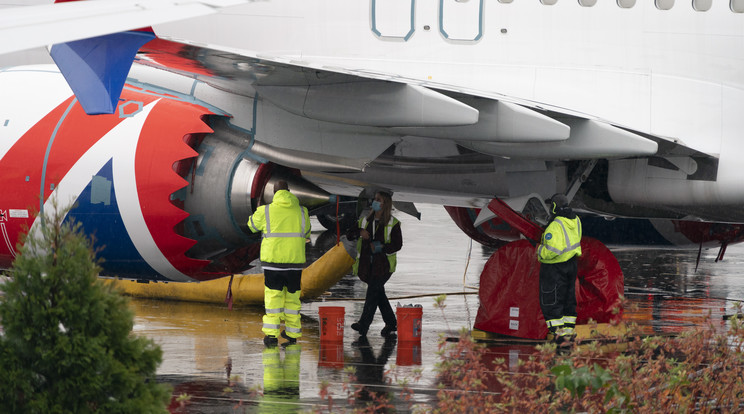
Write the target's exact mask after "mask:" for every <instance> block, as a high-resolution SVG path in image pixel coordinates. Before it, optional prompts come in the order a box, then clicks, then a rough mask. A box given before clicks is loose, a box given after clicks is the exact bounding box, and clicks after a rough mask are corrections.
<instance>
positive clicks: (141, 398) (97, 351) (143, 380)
mask: <svg viewBox="0 0 744 414" xmlns="http://www.w3.org/2000/svg"><path fill="white" fill-rule="evenodd" d="M62 219H63V215H62V214H57V215H55V216H53V217H48V218H47V220H46V225H45V226H44V227H43V228H42V229H41V231H40V235H39V236H38V237H28V238H27V240H26V241H25V244H24V246H23V249H22V251H21V253H20V256H19V257H18V258H17V259H16V260H15V262H14V263H13V268H12V270H11V272H10V280H9V281H8V282H6V283H5V284H4V285H3V286H2V292H3V294H4V295H3V297H2V299H0V324H1V325H2V329H3V334H2V335H1V336H0V390H2V391H0V412H2V413H89V412H100V413H150V412H165V411H166V410H165V407H166V404H167V402H168V399H169V397H170V395H169V392H168V390H167V389H166V388H165V387H164V386H163V385H161V384H158V383H156V382H155V371H156V369H157V367H158V365H159V364H160V362H161V358H162V351H161V350H160V348H159V347H158V346H156V345H155V344H154V343H153V342H152V341H151V340H148V339H145V338H139V337H135V336H132V335H130V333H131V331H132V326H133V312H132V311H131V310H130V309H129V308H128V305H127V302H126V300H125V299H124V298H123V297H121V296H120V295H118V294H117V293H115V292H112V291H111V290H110V289H108V288H106V287H104V286H103V285H102V284H100V283H99V282H98V280H97V277H96V276H97V274H98V272H99V268H98V266H97V265H96V264H95V262H94V260H95V258H94V253H93V251H92V250H91V244H90V242H89V240H88V239H87V238H86V237H85V236H84V235H82V233H81V232H80V231H79V228H78V227H77V226H74V227H71V226H70V225H68V224H63V223H62Z"/></svg>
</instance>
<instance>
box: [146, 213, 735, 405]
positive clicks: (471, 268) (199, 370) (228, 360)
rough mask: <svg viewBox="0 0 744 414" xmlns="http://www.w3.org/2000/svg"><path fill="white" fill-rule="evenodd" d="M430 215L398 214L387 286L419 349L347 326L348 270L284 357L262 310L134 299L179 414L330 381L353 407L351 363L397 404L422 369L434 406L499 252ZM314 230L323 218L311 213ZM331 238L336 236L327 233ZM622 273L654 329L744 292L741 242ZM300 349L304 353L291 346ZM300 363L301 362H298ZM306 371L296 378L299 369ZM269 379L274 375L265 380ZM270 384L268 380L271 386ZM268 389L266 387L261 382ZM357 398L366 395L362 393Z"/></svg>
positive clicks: (638, 259) (724, 308)
mask: <svg viewBox="0 0 744 414" xmlns="http://www.w3.org/2000/svg"><path fill="white" fill-rule="evenodd" d="M419 208H420V209H421V211H422V221H420V222H419V221H417V220H416V219H414V218H412V217H410V216H406V215H403V214H400V215H399V218H400V219H401V220H402V221H403V237H404V247H403V250H402V251H401V252H400V254H399V256H398V263H399V264H398V271H397V272H396V273H395V274H394V276H393V278H392V279H391V280H390V281H389V282H388V284H387V285H386V289H387V293H388V296H389V297H390V298H391V302H392V303H393V306H395V304H396V303H398V302H400V303H401V304H403V305H407V304H421V305H422V307H423V323H422V327H423V334H422V339H421V342H420V346H418V345H411V344H408V343H404V342H401V341H396V342H388V343H385V341H384V339H383V338H382V337H381V336H380V334H379V331H380V330H381V329H382V327H383V326H384V325H383V322H382V320H381V318H380V316H379V313H378V314H377V315H376V317H375V322H374V323H373V325H372V327H371V329H370V332H369V334H368V340H369V343H368V344H366V343H364V342H362V343H360V342H359V341H358V335H357V334H356V332H354V331H353V330H351V328H350V325H351V323H352V322H354V321H356V320H357V318H358V316H359V314H360V313H361V309H362V304H363V298H364V291H365V289H364V286H363V284H362V283H361V282H358V281H356V280H355V279H354V278H353V277H352V276H347V277H345V278H344V279H342V280H341V282H339V283H338V284H337V285H336V286H335V287H334V288H333V289H332V290H331V295H329V296H327V297H326V298H325V301H322V299H319V300H318V301H315V302H311V303H304V304H303V308H302V313H303V335H304V336H303V338H302V339H301V341H300V342H299V345H297V346H294V347H288V348H282V347H279V348H277V350H278V351H279V360H278V361H277V360H275V359H272V358H275V357H276V355H271V354H270V353H268V352H267V351H266V350H265V347H264V345H263V342H262V339H263V334H262V333H261V316H262V314H263V310H262V309H261V308H234V309H233V310H232V311H229V310H228V309H227V308H226V306H221V305H209V304H196V303H183V302H166V301H152V300H139V299H133V300H132V305H133V306H134V308H135V312H136V319H135V331H136V332H137V333H138V334H141V335H145V336H147V337H149V338H152V339H153V340H154V341H155V342H156V343H158V344H159V345H160V346H161V347H162V349H163V354H164V355H163V363H162V364H161V366H160V368H159V370H158V377H159V379H160V380H161V381H164V382H168V383H170V384H171V385H172V386H173V387H174V395H175V396H179V395H182V394H183V395H188V396H189V397H187V398H188V401H186V402H185V407H183V409H181V408H179V407H178V406H176V405H175V404H174V406H173V407H172V411H173V412H191V413H199V412H204V413H226V412H227V413H229V412H240V413H242V412H248V413H253V412H270V413H281V412H288V413H293V412H307V411H323V412H329V410H328V408H329V407H328V402H327V400H325V399H323V398H321V396H320V388H321V385H322V384H324V383H325V384H327V390H328V391H329V392H330V393H331V395H332V396H333V401H334V407H333V409H332V410H330V411H331V412H343V411H346V412H348V411H350V410H351V409H352V408H354V407H359V406H360V405H357V406H355V405H353V404H349V403H348V402H347V401H346V396H347V391H345V389H344V386H345V385H348V384H350V381H349V380H348V374H347V372H346V370H345V368H348V367H354V368H355V369H356V373H357V377H358V380H357V381H356V383H361V384H364V385H366V386H367V387H368V389H373V390H376V389H386V390H390V391H391V392H393V393H394V394H395V395H396V397H395V399H394V401H393V403H394V405H395V407H396V411H397V412H408V411H410V410H411V408H410V406H409V403H408V402H406V401H404V400H403V399H402V398H400V397H399V396H398V394H399V391H400V389H401V387H400V386H399V385H397V384H398V381H399V380H401V379H405V378H409V379H410V378H413V377H414V376H416V375H417V374H418V373H420V375H421V378H420V379H419V380H418V381H417V382H415V383H412V384H411V388H412V389H413V391H414V396H413V399H412V402H413V404H421V405H423V406H425V407H426V406H430V404H432V402H433V401H434V400H435V397H436V392H437V372H436V363H437V362H438V361H439V357H438V354H437V349H438V344H439V338H440V334H447V335H451V334H452V333H453V332H455V331H457V330H458V329H460V328H462V327H468V328H469V327H471V326H472V324H473V321H474V319H475V315H476V313H477V311H478V297H477V295H476V294H475V292H476V291H475V290H473V289H470V288H467V287H464V285H468V286H475V285H477V283H478V277H479V274H480V271H481V269H482V268H483V265H484V264H485V262H486V260H488V257H489V256H490V254H491V251H489V250H488V249H484V248H482V247H481V246H480V245H479V244H477V243H473V245H472V247H471V245H470V241H469V239H468V238H467V237H466V236H465V235H464V234H463V233H461V232H460V230H459V229H457V227H456V226H455V224H454V223H452V221H451V220H450V218H449V216H448V215H447V213H446V212H445V211H444V210H443V209H442V208H441V207H439V206H427V205H423V206H419ZM313 224H314V226H315V229H316V230H319V229H321V227H320V225H319V224H318V223H317V222H316V221H313ZM327 236H330V237H327ZM329 239H330V240H331V243H332V242H333V240H334V239H335V236H333V235H328V234H322V232H320V231H316V232H314V235H313V246H312V247H310V248H309V251H308V253H309V254H310V255H319V254H322V249H323V248H322V246H323V245H327V240H329ZM613 251H614V253H615V254H616V256H617V257H618V260H619V261H620V264H621V266H622V268H623V272H624V275H625V293H626V296H627V297H628V299H629V300H630V302H631V303H633V304H635V305H637V307H638V309H637V310H635V311H633V312H626V314H625V318H626V319H627V320H632V321H635V322H638V323H639V324H641V325H643V326H644V329H645V330H646V331H647V332H648V333H659V334H669V333H672V334H673V333H675V332H679V331H680V330H681V329H684V328H685V327H689V326H692V325H695V324H702V323H703V321H704V319H705V318H706V317H707V316H708V315H709V314H710V315H712V319H713V321H714V322H715V323H716V324H717V325H718V326H720V328H721V329H724V328H725V321H724V319H723V316H724V315H726V314H730V313H732V312H733V303H734V301H737V300H738V301H741V300H744V271H742V263H744V247H738V246H734V247H730V248H729V249H728V251H727V253H726V257H725V259H724V261H723V262H718V263H715V262H714V260H715V257H716V254H717V253H718V252H717V251H707V252H705V251H704V252H703V256H702V258H701V261H700V264H699V267H698V269H697V271H695V261H696V258H697V251H673V250H643V251H638V250H616V249H613ZM443 293H444V294H448V296H447V300H446V308H445V310H444V314H443V313H442V311H441V310H439V309H436V308H435V307H434V306H433V304H434V296H436V295H438V294H443ZM320 306H343V307H344V309H345V333H344V338H343V343H342V345H341V346H335V345H334V344H327V343H321V341H320V339H319V337H320V334H319V326H318V308H319V307H320ZM531 349H532V346H531V345H515V344H511V345H499V346H491V347H490V348H489V352H491V353H494V354H498V355H499V356H501V357H503V358H506V359H507V360H508V361H510V363H515V364H516V362H517V360H518V359H519V358H524V357H526V356H527V355H529V354H530V352H531ZM293 352H294V353H295V355H296V353H297V352H299V359H298V360H296V359H293V358H292V356H291V355H292V353H293ZM295 361H299V363H296V362H295ZM267 370H273V373H274V377H272V378H274V379H275V378H276V375H277V374H278V375H285V377H284V381H283V382H282V384H283V386H282V387H281V389H276V390H273V389H272V390H270V388H274V385H275V384H276V382H273V383H266V384H265V378H266V379H267V380H269V379H270V378H269V377H270V375H271V374H265V372H266V371H267ZM297 372H299V375H297ZM265 376H266V377H265ZM267 385H268V387H266V386H267ZM265 388H266V389H267V391H270V392H266V393H264V395H260V394H259V393H257V392H256V391H259V390H264V389H265ZM359 404H364V402H360V403H359Z"/></svg>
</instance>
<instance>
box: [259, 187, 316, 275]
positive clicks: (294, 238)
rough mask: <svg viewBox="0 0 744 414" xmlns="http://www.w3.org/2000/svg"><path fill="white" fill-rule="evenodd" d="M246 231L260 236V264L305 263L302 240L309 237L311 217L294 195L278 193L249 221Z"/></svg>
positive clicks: (282, 191) (281, 191)
mask: <svg viewBox="0 0 744 414" xmlns="http://www.w3.org/2000/svg"><path fill="white" fill-rule="evenodd" d="M248 228H249V229H250V230H251V231H252V232H254V233H257V232H261V233H263V240H262V241H261V263H270V264H283V263H286V264H298V263H302V264H304V263H305V239H309V238H310V215H309V214H308V211H307V208H305V207H302V206H301V205H300V202H299V200H298V199H297V197H295V196H294V194H292V193H290V192H289V191H287V190H280V191H277V192H276V193H275V194H274V200H273V201H272V202H271V204H269V205H265V206H261V207H259V208H257V209H256V211H255V213H253V215H252V216H251V217H249V218H248Z"/></svg>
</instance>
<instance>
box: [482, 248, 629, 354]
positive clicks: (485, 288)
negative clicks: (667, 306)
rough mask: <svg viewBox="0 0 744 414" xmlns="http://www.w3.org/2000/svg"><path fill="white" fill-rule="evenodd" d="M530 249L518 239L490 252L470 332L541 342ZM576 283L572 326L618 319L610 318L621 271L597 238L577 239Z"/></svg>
mask: <svg viewBox="0 0 744 414" xmlns="http://www.w3.org/2000/svg"><path fill="white" fill-rule="evenodd" d="M535 249H536V248H535V247H533V246H532V245H530V243H529V242H528V241H527V240H518V241H515V242H512V243H509V244H507V245H506V246H504V247H501V248H500V249H498V250H497V251H495V252H494V253H493V254H492V255H491V258H490V259H488V262H486V265H485V266H484V268H483V272H482V273H481V278H480V292H479V297H480V308H479V309H478V315H477V316H476V319H475V325H474V328H476V329H480V330H482V331H487V332H493V333H498V334H502V335H509V336H514V337H518V338H527V339H544V338H545V337H546V335H547V334H548V328H547V326H546V325H545V318H543V315H542V311H541V310H540V298H539V274H540V262H538V261H537V254H536V252H535ZM581 251H582V255H581V257H580V258H579V274H578V277H577V280H576V283H577V285H576V301H577V309H576V311H577V313H578V317H577V321H576V322H577V324H584V323H587V321H588V320H589V319H590V318H591V319H593V320H595V321H597V322H599V323H608V322H611V321H612V320H616V321H619V320H620V319H621V318H622V312H618V313H615V314H613V309H614V308H618V307H619V305H620V296H621V295H622V294H623V272H622V270H621V269H620V265H619V264H618V262H617V259H615V256H614V255H613V254H612V253H611V252H610V250H609V249H608V248H607V247H606V246H605V245H604V244H602V243H601V242H599V241H598V240H595V239H592V238H588V237H584V238H582V240H581Z"/></svg>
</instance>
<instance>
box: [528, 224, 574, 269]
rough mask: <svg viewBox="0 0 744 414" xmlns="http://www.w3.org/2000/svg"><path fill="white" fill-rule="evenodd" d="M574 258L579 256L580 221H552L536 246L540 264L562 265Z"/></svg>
mask: <svg viewBox="0 0 744 414" xmlns="http://www.w3.org/2000/svg"><path fill="white" fill-rule="evenodd" d="M574 256H581V220H579V217H578V216H577V217H576V218H575V219H569V218H566V217H560V216H559V217H556V218H555V219H553V221H552V222H550V224H548V227H547V228H546V229H545V231H544V232H543V235H542V240H541V241H540V245H539V246H537V258H538V260H539V261H540V263H548V264H552V263H563V262H565V261H567V260H568V259H570V258H572V257H574Z"/></svg>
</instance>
